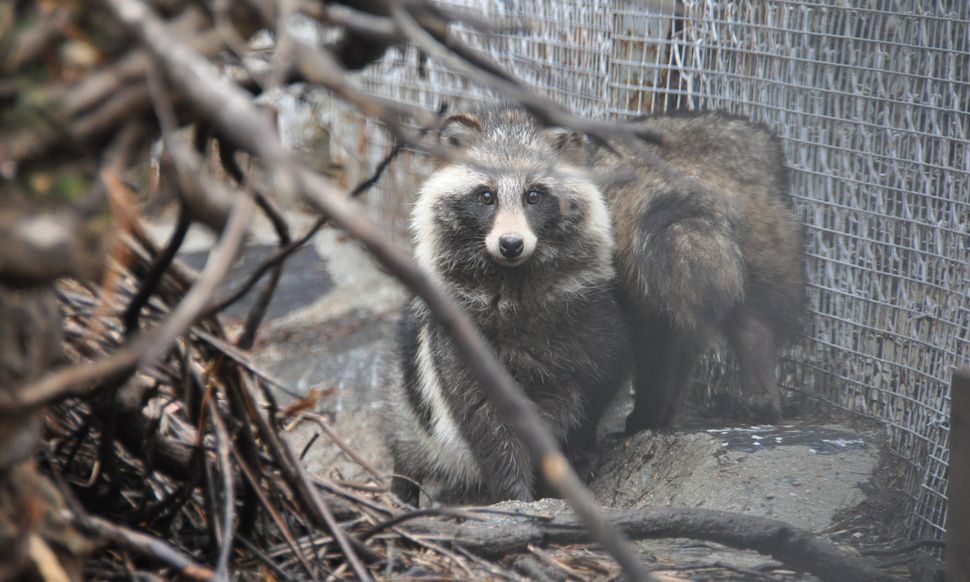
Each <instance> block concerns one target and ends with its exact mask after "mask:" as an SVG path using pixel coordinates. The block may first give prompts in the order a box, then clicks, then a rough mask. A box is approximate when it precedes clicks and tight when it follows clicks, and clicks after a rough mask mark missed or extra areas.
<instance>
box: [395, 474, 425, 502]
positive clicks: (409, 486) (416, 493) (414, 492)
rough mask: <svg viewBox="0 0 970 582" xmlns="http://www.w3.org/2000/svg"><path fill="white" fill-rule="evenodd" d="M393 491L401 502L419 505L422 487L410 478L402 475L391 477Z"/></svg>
mask: <svg viewBox="0 0 970 582" xmlns="http://www.w3.org/2000/svg"><path fill="white" fill-rule="evenodd" d="M391 493H393V494H394V495H395V496H396V497H397V498H398V499H399V500H400V501H401V503H404V504H406V505H413V506H414V507H417V506H418V502H419V498H420V495H421V489H420V488H419V487H418V484H417V483H415V482H414V481H411V480H410V479H403V478H401V477H391Z"/></svg>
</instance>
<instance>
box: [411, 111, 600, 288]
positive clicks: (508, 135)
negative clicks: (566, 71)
mask: <svg viewBox="0 0 970 582" xmlns="http://www.w3.org/2000/svg"><path fill="white" fill-rule="evenodd" d="M441 136H442V138H443V141H444V142H445V143H446V144H448V145H451V146H454V147H456V148H457V150H456V151H458V152H459V155H460V156H461V157H462V159H461V161H459V162H456V163H451V164H447V165H445V166H443V167H441V168H439V169H438V170H437V171H436V172H435V173H434V174H432V175H431V176H430V177H429V178H428V180H427V182H425V184H424V186H423V187H422V189H421V192H420V195H419V198H418V201H417V204H416V206H415V209H414V214H413V216H412V223H411V227H412V233H413V235H414V238H415V242H416V254H417V258H418V260H419V262H421V263H423V264H424V265H425V266H426V267H428V268H430V269H432V270H434V271H437V272H439V273H442V274H444V275H446V276H449V277H452V278H457V279H461V278H467V277H479V278H481V277H483V276H490V275H495V274H497V275H501V274H503V273H511V271H516V272H518V271H523V270H524V271H529V272H531V271H534V270H539V269H544V268H549V267H556V268H559V269H565V270H567V271H571V270H575V269H577V268H579V269H589V268H597V267H598V266H600V263H602V262H603V261H604V260H605V261H606V262H610V260H611V259H610V256H611V252H612V233H611V229H610V222H609V218H608V214H607V211H606V206H605V203H604V202H603V200H602V195H601V194H600V192H599V190H598V188H597V187H596V186H595V184H594V183H593V182H592V181H591V180H590V179H589V178H588V177H587V176H586V173H585V171H584V170H583V169H582V168H581V166H580V165H579V164H577V162H576V160H575V157H576V155H577V152H575V151H572V148H575V147H581V140H580V139H579V138H578V137H577V136H575V135H574V134H570V133H568V132H562V131H556V130H545V129H540V128H536V127H535V125H534V124H533V123H532V121H531V120H530V119H529V118H528V117H526V116H525V114H524V113H522V112H518V111H516V110H497V111H489V112H483V113H481V114H478V115H476V116H471V115H456V116H452V117H451V118H449V119H448V120H447V121H446V122H445V125H444V128H443V129H442V132H441ZM570 140H571V141H572V143H569V142H570Z"/></svg>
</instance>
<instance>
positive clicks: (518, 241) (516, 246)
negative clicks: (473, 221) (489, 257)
mask: <svg viewBox="0 0 970 582" xmlns="http://www.w3.org/2000/svg"><path fill="white" fill-rule="evenodd" d="M522 246H523V245H522V237H521V236H519V235H517V234H506V235H502V238H500V239H498V249H499V250H500V251H502V256H503V257H508V258H510V259H514V258H515V257H517V256H519V255H521V254H522Z"/></svg>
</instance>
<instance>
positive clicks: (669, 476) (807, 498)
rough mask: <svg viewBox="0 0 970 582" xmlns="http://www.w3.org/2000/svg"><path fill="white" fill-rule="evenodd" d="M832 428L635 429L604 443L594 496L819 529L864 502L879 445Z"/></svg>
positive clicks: (630, 505)
mask: <svg viewBox="0 0 970 582" xmlns="http://www.w3.org/2000/svg"><path fill="white" fill-rule="evenodd" d="M867 439H868V437H863V436H862V435H860V434H858V433H856V432H854V431H852V430H851V429H849V428H847V427H843V426H838V425H831V426H810V425H782V426H765V427H740V428H726V429H708V430H705V431H699V432H683V433H650V432H642V433H640V434H637V435H634V436H633V437H630V438H627V439H614V440H612V441H611V442H610V443H608V444H607V445H606V446H605V449H604V452H603V462H602V464H601V465H600V468H599V471H598V477H597V478H596V479H595V480H594V481H593V483H592V484H591V488H592V490H593V492H594V494H595V495H596V496H597V499H598V500H599V501H600V502H601V503H603V504H604V505H606V506H610V507H616V508H623V509H640V508H649V507H703V508H707V509H720V510H724V511H736V512H740V513H746V514H750V515H759V516H763V517H771V518H775V519H780V520H782V521H787V522H789V523H791V524H793V525H796V526H798V527H802V528H805V529H808V530H812V531H819V530H822V529H825V528H827V527H829V526H830V525H831V523H832V519H833V517H834V516H835V515H836V514H837V513H839V512H841V511H843V510H845V509H848V508H850V507H853V506H855V505H857V504H859V503H861V502H862V501H864V500H865V498H866V495H865V493H864V492H863V490H862V488H861V486H862V485H864V484H865V483H867V482H868V481H869V480H870V479H871V478H872V476H873V472H874V470H875V469H876V467H877V465H878V462H879V449H878V447H877V446H875V445H873V444H871V443H868V442H867Z"/></svg>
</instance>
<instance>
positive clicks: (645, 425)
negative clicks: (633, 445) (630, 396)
mask: <svg viewBox="0 0 970 582" xmlns="http://www.w3.org/2000/svg"><path fill="white" fill-rule="evenodd" d="M661 428H665V427H664V426H663V423H662V422H660V421H658V420H657V419H655V418H652V417H650V416H648V415H642V414H637V412H636V411H635V410H634V411H633V412H632V413H630V416H628V417H626V428H625V429H624V430H623V434H624V435H625V436H633V435H635V434H637V433H638V432H640V431H644V430H658V429H661Z"/></svg>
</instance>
